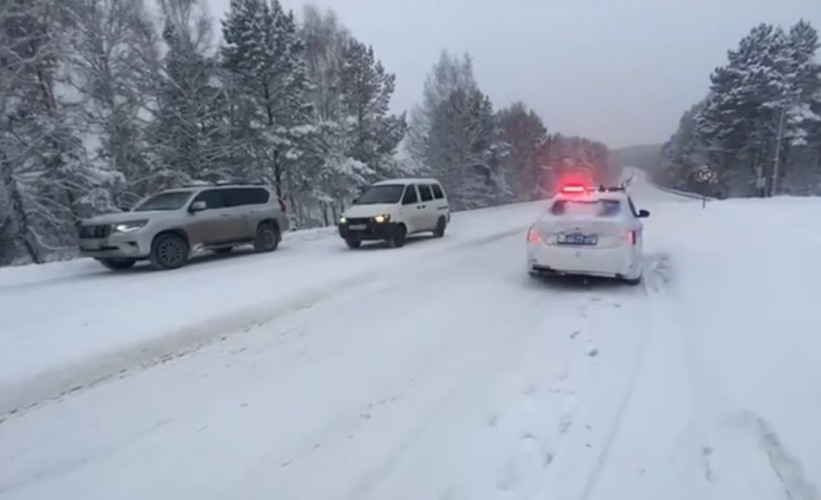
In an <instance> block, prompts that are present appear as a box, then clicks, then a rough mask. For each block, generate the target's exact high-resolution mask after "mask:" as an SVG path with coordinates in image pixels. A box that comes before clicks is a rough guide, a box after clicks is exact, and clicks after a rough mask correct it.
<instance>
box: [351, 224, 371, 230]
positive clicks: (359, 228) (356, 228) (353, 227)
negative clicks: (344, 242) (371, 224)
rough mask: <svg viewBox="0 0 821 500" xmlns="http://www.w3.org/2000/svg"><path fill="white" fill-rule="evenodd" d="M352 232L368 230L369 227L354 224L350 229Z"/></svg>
mask: <svg viewBox="0 0 821 500" xmlns="http://www.w3.org/2000/svg"><path fill="white" fill-rule="evenodd" d="M348 229H350V230H351V231H364V230H366V229H368V226H366V225H364V224H354V225H353V226H350V227H348Z"/></svg>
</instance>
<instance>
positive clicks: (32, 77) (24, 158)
mask: <svg viewBox="0 0 821 500" xmlns="http://www.w3.org/2000/svg"><path fill="white" fill-rule="evenodd" d="M65 6H66V4H65V3H63V2H53V1H50V0H36V1H31V0H27V1H23V0H13V1H10V2H7V3H6V4H5V5H4V9H5V10H4V12H3V16H2V18H0V26H1V27H0V61H2V64H0V72H2V74H0V81H2V91H1V92H2V96H0V99H2V103H0V112H2V115H1V116H0V151H2V156H0V166H2V172H0V174H1V175H0V178H2V183H3V188H4V189H3V191H4V193H5V196H6V199H7V200H8V201H7V203H8V205H7V206H8V207H9V209H10V215H9V217H8V218H7V219H6V221H5V222H4V226H5V227H6V228H7V229H8V230H9V231H10V233H11V237H10V238H9V239H10V240H12V241H14V244H15V245H16V246H18V248H21V249H23V250H24V251H25V253H26V254H27V256H28V258H29V259H31V260H32V261H34V262H42V261H43V260H44V258H45V255H46V254H47V253H49V252H59V251H62V250H67V249H70V248H72V246H73V243H74V242H75V234H74V230H73V228H74V224H75V223H76V222H77V220H78V219H79V218H81V217H85V216H88V215H92V214H94V213H96V212H97V211H99V210H101V209H104V208H106V207H108V205H109V204H108V196H107V194H108V190H107V189H105V185H106V183H107V182H108V181H109V180H110V179H111V176H110V175H109V173H108V172H106V171H103V170H100V169H98V168H93V167H92V166H91V165H90V163H89V162H88V159H87V157H86V154H85V148H84V145H83V142H82V140H81V138H80V136H79V134H78V130H79V129H80V128H81V127H82V120H81V115H80V114H79V113H78V106H77V103H76V102H73V101H69V100H68V99H67V98H66V97H64V95H65V94H66V93H67V92H66V88H67V87H66V83H67V81H68V75H67V74H66V67H65V64H64V60H65V58H66V55H67V54H66V52H65V47H66V38H65V35H66V33H67V32H68V30H69V29H70V28H71V25H70V24H69V23H70V21H71V19H70V16H67V15H66V11H65V10H64V8H65Z"/></svg>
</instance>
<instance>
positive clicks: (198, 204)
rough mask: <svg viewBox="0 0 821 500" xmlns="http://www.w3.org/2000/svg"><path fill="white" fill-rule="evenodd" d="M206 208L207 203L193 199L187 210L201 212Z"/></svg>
mask: <svg viewBox="0 0 821 500" xmlns="http://www.w3.org/2000/svg"><path fill="white" fill-rule="evenodd" d="M206 208H208V205H206V204H205V202H204V201H195V202H194V203H192V204H191V206H190V207H188V211H189V212H191V213H194V212H202V211H203V210H205V209H206Z"/></svg>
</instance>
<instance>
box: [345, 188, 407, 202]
mask: <svg viewBox="0 0 821 500" xmlns="http://www.w3.org/2000/svg"><path fill="white" fill-rule="evenodd" d="M404 190H405V185H404V184H381V185H379V186H371V187H370V188H369V189H368V190H367V191H365V192H364V193H363V194H362V196H360V197H359V200H357V202H356V205H376V204H381V203H385V204H388V203H399V199H400V198H401V197H402V191H404Z"/></svg>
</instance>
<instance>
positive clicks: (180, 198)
mask: <svg viewBox="0 0 821 500" xmlns="http://www.w3.org/2000/svg"><path fill="white" fill-rule="evenodd" d="M190 198H191V192H190V191H168V192H165V193H160V194H156V195H154V196H152V197H151V198H148V199H147V200H145V201H143V202H142V203H140V204H139V205H137V206H136V207H134V210H133V211H134V212H148V211H149V210H179V209H181V208H182V207H183V206H185V204H186V203H187V202H188V200H189V199H190Z"/></svg>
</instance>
